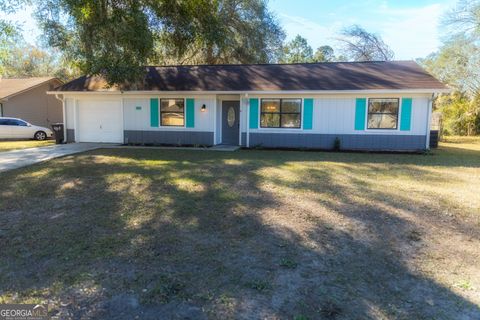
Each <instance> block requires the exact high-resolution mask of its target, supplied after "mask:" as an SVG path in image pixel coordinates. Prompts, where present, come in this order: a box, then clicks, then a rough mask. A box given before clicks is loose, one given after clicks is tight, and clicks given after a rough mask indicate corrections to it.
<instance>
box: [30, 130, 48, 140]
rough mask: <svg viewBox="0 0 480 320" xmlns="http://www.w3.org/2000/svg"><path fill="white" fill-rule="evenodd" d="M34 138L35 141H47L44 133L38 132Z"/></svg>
mask: <svg viewBox="0 0 480 320" xmlns="http://www.w3.org/2000/svg"><path fill="white" fill-rule="evenodd" d="M33 138H34V139H35V140H39V141H42V140H45V139H47V134H46V133H45V132H43V131H38V132H36V133H35V135H34V136H33Z"/></svg>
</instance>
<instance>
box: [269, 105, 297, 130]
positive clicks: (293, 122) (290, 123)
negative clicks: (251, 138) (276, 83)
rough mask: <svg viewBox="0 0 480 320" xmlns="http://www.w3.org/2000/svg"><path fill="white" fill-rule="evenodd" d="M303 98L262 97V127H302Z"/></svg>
mask: <svg viewBox="0 0 480 320" xmlns="http://www.w3.org/2000/svg"><path fill="white" fill-rule="evenodd" d="M301 113H302V100H301V99H262V106H261V115H260V127H262V128H300V126H301Z"/></svg>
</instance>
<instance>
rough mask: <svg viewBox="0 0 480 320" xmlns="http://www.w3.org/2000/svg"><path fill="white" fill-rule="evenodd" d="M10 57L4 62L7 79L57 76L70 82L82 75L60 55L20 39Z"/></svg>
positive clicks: (11, 47)
mask: <svg viewBox="0 0 480 320" xmlns="http://www.w3.org/2000/svg"><path fill="white" fill-rule="evenodd" d="M8 51H9V54H8V56H7V57H6V58H5V59H4V60H3V61H2V63H1V67H2V68H3V76H4V77H7V78H21V77H46V76H55V77H57V78H59V79H61V80H64V81H66V80H69V79H72V78H74V77H77V76H79V75H80V73H79V70H78V69H76V68H75V67H74V66H72V65H71V64H70V63H69V62H68V60H66V59H65V58H64V57H63V56H61V55H60V54H59V53H55V52H52V50H48V51H47V50H43V49H41V48H38V47H36V46H33V45H30V44H27V43H25V42H24V41H22V40H21V39H19V41H18V42H16V43H15V44H12V45H11V46H10V47H9V49H8Z"/></svg>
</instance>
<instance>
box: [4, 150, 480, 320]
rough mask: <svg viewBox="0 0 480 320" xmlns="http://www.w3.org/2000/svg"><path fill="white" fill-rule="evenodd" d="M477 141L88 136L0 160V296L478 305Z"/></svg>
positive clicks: (108, 310)
mask: <svg viewBox="0 0 480 320" xmlns="http://www.w3.org/2000/svg"><path fill="white" fill-rule="evenodd" d="M478 181H480V152H479V151H478V150H475V149H471V148H468V147H466V148H458V147H452V146H451V145H449V144H442V145H441V147H440V149H439V150H436V151H433V152H432V153H431V154H428V155H389V154H355V153H322V152H286V151H240V152H235V153H214V152H204V151H182V150H145V149H142V150H132V149H115V150H95V151H92V152H88V153H84V154H79V155H75V156H70V157H65V158H61V159H56V160H53V161H49V162H46V163H42V164H39V165H35V166H32V167H29V168H24V169H19V170H14V171H11V172H7V173H3V174H0V247H1V248H2V259H0V303H3V302H48V303H49V304H50V309H51V314H52V315H59V316H62V317H65V318H75V319H76V318H102V319H103V318H111V319H134V318H135V317H137V316H138V317H139V318H140V319H159V318H160V319H185V318H190V319H352V318H379V319H413V318H418V319H432V318H436V319H457V318H463V319H475V318H479V317H480V307H479V304H480V296H479V294H478V292H480V291H479V289H480V270H479V265H480V264H479V258H480V252H479V248H480V223H479V221H480V210H479V208H480V194H479V192H478Z"/></svg>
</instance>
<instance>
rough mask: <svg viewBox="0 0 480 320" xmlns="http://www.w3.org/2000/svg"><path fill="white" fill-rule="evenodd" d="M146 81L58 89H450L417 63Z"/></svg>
mask: <svg viewBox="0 0 480 320" xmlns="http://www.w3.org/2000/svg"><path fill="white" fill-rule="evenodd" d="M146 68H147V73H146V77H145V80H144V81H143V83H141V84H137V85H136V86H135V88H134V89H131V88H133V87H132V86H129V85H121V86H114V87H110V88H108V86H107V83H106V82H105V80H104V79H102V78H101V77H98V76H96V77H89V76H84V77H80V78H78V79H76V80H73V81H71V82H69V83H66V84H65V85H63V86H61V87H60V88H58V90H59V91H103V90H108V91H117V90H129V89H131V90H138V91H152V90H155V91H282V90H287V91H299V90H309V91H316V90H319V91H330V90H332V91H336V90H379V89H392V90H398V89H428V90H431V91H435V90H439V89H440V90H442V89H446V87H445V85H444V84H443V83H441V82H439V81H438V80H437V79H435V78H434V77H433V76H431V75H430V74H428V73H427V72H426V71H425V70H423V69H422V68H421V67H420V66H419V65H418V64H417V63H415V62H413V61H388V62H336V63H304V64H251V65H248V64H247V65H199V66H162V67H155V66H150V67H146Z"/></svg>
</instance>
